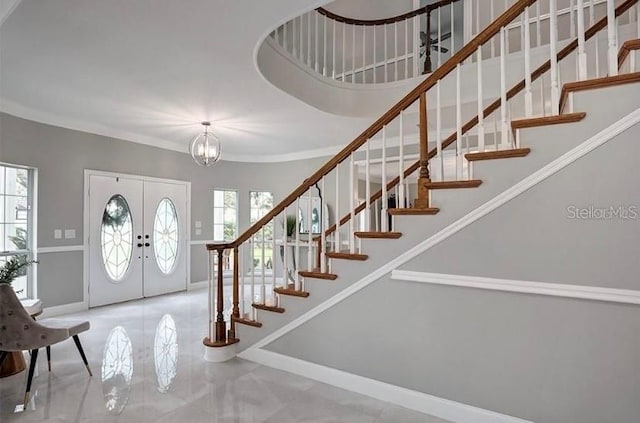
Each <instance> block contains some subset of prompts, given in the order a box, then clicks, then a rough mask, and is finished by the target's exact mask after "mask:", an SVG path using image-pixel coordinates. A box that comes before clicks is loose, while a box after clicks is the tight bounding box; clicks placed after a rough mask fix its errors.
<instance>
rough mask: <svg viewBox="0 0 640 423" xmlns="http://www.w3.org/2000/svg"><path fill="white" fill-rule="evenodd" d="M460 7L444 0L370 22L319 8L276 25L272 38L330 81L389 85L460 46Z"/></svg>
mask: <svg viewBox="0 0 640 423" xmlns="http://www.w3.org/2000/svg"><path fill="white" fill-rule="evenodd" d="M462 6H463V1H462V0H442V1H439V2H437V3H434V4H430V5H427V6H425V7H421V8H419V9H416V10H413V11H410V12H407V13H404V14H401V15H398V16H394V17H391V18H386V19H374V20H363V19H353V18H348V17H344V16H340V15H337V14H335V13H332V12H330V11H329V10H327V9H324V8H318V9H316V10H313V11H310V12H308V13H306V14H304V15H302V16H298V17H297V18H295V19H293V20H291V21H289V22H287V23H285V24H283V25H281V26H279V27H278V28H277V29H276V30H275V31H273V32H272V33H271V35H270V38H271V40H273V41H274V42H275V43H276V44H277V45H278V46H279V47H280V48H282V49H283V50H285V51H286V52H287V53H288V54H289V55H290V56H292V57H293V58H294V59H296V60H297V61H298V62H299V63H301V64H302V65H304V66H307V67H309V68H311V69H313V70H315V72H317V73H320V74H322V75H323V76H325V77H328V78H331V79H333V80H336V81H342V82H347V83H354V84H375V83H385V82H393V81H399V80H403V79H408V78H413V77H415V76H418V75H420V74H423V73H427V72H431V70H432V67H433V65H434V64H435V63H443V62H444V61H446V60H448V59H449V58H451V57H452V56H453V55H454V54H455V53H456V51H457V50H458V49H459V48H461V47H462V45H464V42H463V36H462V34H463V31H462V19H463V13H462ZM426 34H430V36H429V37H427V35H426Z"/></svg>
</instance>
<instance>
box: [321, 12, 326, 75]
mask: <svg viewBox="0 0 640 423" xmlns="http://www.w3.org/2000/svg"><path fill="white" fill-rule="evenodd" d="M322 39H323V40H322V44H323V46H322V75H323V76H327V17H326V16H324V17H323V18H322Z"/></svg>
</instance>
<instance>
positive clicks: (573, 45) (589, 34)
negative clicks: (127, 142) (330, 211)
mask: <svg viewBox="0 0 640 423" xmlns="http://www.w3.org/2000/svg"><path fill="white" fill-rule="evenodd" d="M638 1H639V0H627V1H625V2H624V3H622V4H621V5H620V6H618V7H617V8H616V17H619V16H621V15H622V14H624V13H625V12H627V11H628V10H629V9H631V8H632V7H633V6H634V5H635V4H637V3H638ZM606 26H607V17H606V16H605V17H603V18H602V19H600V20H599V21H598V22H596V23H594V24H593V25H592V26H591V27H590V28H589V29H587V30H586V31H585V41H586V40H590V39H591V38H593V37H594V36H595V35H596V34H597V33H598V32H600V31H602V30H603V29H604V28H606ZM577 48H578V39H577V38H576V39H575V40H573V41H572V42H570V43H569V44H567V46H566V47H564V48H563V49H562V50H560V51H559V52H558V54H557V60H558V62H560V61H561V60H563V59H564V58H566V57H567V56H569V55H570V54H571V53H573V52H574V51H575V50H576V49H577ZM549 69H551V61H550V60H547V61H546V62H545V63H544V64H542V65H540V66H539V67H538V68H537V69H536V70H534V71H533V72H532V73H531V81H535V80H537V79H538V78H540V77H541V76H542V75H544V74H545V72H547V71H548V70H549ZM525 84H526V83H525V80H524V79H523V80H521V81H520V82H518V83H517V84H516V85H514V86H513V87H512V88H511V89H510V90H509V91H507V100H510V99H512V98H513V97H515V96H516V95H518V94H519V93H520V92H521V91H522V90H524V88H525ZM500 105H501V100H500V99H498V100H496V101H494V102H493V103H491V104H490V105H489V106H487V107H486V108H485V109H484V110H483V111H482V116H483V117H487V116H489V115H491V113H493V112H495V111H496V110H498V109H499V108H500ZM478 121H479V118H478V116H477V115H476V116H475V117H474V118H472V119H471V120H469V121H468V122H467V123H465V124H464V125H462V131H461V133H462V135H464V134H466V133H467V132H469V131H470V130H472V129H473V128H474V127H475V126H476V125H477V124H478ZM457 138H458V137H457V132H454V133H453V134H452V135H450V136H449V137H447V138H445V139H444V140H443V141H442V149H445V148H447V147H448V146H450V145H451V144H453V143H454V142H456V140H457ZM437 154H438V151H437V149H436V148H434V149H432V150H431V151H430V152H429V159H432V158H433V157H435V156H436V155H437ZM419 168H420V162H419V161H416V162H415V163H413V164H412V165H411V166H410V167H408V168H407V169H406V170H405V171H404V177H405V178H406V177H408V176H410V175H411V174H412V173H414V172H415V171H417V170H418V169H419ZM399 183H400V177H396V178H394V179H392V180H391V181H389V183H388V184H387V191H389V190H391V189H393V188H395V186H396V185H398V184H399ZM381 197H382V190H379V191H377V192H376V193H374V194H373V195H372V196H371V198H370V200H369V202H370V203H373V202H375V201H377V200H378V199H380V198H381ZM365 208H366V202H364V203H361V204H360V205H358V206H357V207H356V209H355V213H356V214H358V213H360V212H361V211H363V210H364V209H365ZM350 219H351V213H348V214H346V215H344V216H343V217H342V218H341V219H340V225H344V224H345V223H347V222H349V220H350ZM335 230H336V225H335V224H334V225H331V226H330V227H329V228H327V230H326V232H325V237H326V236H329V235H331V234H332V233H333V232H335ZM319 239H320V237H316V238H314V241H318V240H319Z"/></svg>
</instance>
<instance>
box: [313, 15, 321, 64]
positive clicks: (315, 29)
mask: <svg viewBox="0 0 640 423" xmlns="http://www.w3.org/2000/svg"><path fill="white" fill-rule="evenodd" d="M318 15H319V13H314V16H315V17H316V19H315V26H314V33H315V38H314V40H313V41H314V44H315V51H314V56H315V61H314V66H313V67H314V69H315V70H316V72H320V59H319V54H320V47H319V46H318V42H319V36H318Z"/></svg>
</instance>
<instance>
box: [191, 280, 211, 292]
mask: <svg viewBox="0 0 640 423" xmlns="http://www.w3.org/2000/svg"><path fill="white" fill-rule="evenodd" d="M208 287H209V281H199V282H192V283H190V284H188V285H187V291H193V290H194V289H203V288H208Z"/></svg>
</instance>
